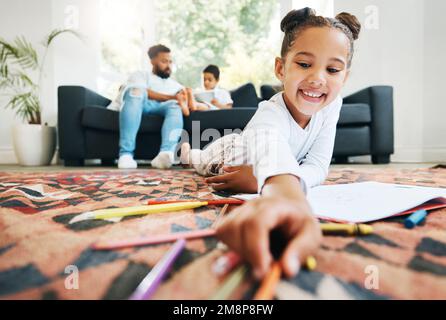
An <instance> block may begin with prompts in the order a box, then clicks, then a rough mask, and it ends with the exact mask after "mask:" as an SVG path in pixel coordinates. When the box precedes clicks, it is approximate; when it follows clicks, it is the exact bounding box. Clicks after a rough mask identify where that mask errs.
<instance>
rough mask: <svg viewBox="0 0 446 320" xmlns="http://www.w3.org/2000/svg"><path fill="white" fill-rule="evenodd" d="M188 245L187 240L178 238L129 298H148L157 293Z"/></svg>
mask: <svg viewBox="0 0 446 320" xmlns="http://www.w3.org/2000/svg"><path fill="white" fill-rule="evenodd" d="M185 245H186V240H184V239H178V240H177V241H176V242H175V243H174V244H173V246H172V248H170V250H169V251H168V252H167V253H166V254H165V255H164V257H163V258H162V259H161V260H160V261H159V262H158V263H157V264H156V266H155V267H153V269H152V270H151V271H150V272H149V273H148V274H147V276H145V278H144V279H143V280H142V281H141V283H140V284H139V286H138V288H136V290H135V292H133V294H132V295H131V296H130V298H129V300H147V299H150V297H151V296H152V295H153V294H154V293H155V291H156V289H157V288H158V286H159V285H160V283H161V281H162V280H163V278H164V277H165V276H166V274H167V273H168V272H169V269H170V267H171V266H172V264H173V263H174V262H175V260H176V258H177V257H178V256H179V255H180V253H181V251H182V250H183V249H184V246H185Z"/></svg>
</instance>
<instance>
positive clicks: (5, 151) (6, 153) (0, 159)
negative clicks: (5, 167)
mask: <svg viewBox="0 0 446 320" xmlns="http://www.w3.org/2000/svg"><path fill="white" fill-rule="evenodd" d="M58 159H59V150H58V149H56V152H55V155H54V157H53V160H52V161H51V164H52V165H54V164H58V162H59V161H58ZM0 164H11V165H18V164H19V162H18V161H17V157H16V156H15V153H14V149H13V148H5V147H3V148H0Z"/></svg>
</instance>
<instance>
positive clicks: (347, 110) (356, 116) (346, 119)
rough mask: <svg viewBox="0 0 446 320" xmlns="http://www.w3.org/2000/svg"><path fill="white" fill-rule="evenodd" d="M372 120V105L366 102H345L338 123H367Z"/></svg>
mask: <svg viewBox="0 0 446 320" xmlns="http://www.w3.org/2000/svg"><path fill="white" fill-rule="evenodd" d="M371 121H372V117H371V114H370V106H369V105H368V104H365V103H348V104H346V103H344V104H343V105H342V108H341V114H340V116H339V121H338V125H356V124H367V123H370V122H371Z"/></svg>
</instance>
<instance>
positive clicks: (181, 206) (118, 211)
mask: <svg viewBox="0 0 446 320" xmlns="http://www.w3.org/2000/svg"><path fill="white" fill-rule="evenodd" d="M206 205H207V202H200V201H194V202H187V203H183V202H178V203H167V204H157V205H150V206H148V205H146V206H136V207H124V208H113V209H100V210H96V211H91V212H85V213H83V214H81V215H78V216H76V217H74V218H73V219H71V221H70V222H69V223H70V224H72V223H75V222H79V221H84V220H93V219H109V218H120V217H128V216H136V215H142V214H154V213H163V212H173V211H181V210H188V209H194V208H198V207H202V206H206Z"/></svg>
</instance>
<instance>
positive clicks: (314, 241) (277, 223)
mask: <svg viewBox="0 0 446 320" xmlns="http://www.w3.org/2000/svg"><path fill="white" fill-rule="evenodd" d="M273 178H274V179H276V180H283V179H288V180H290V179H294V180H295V181H296V182H297V184H298V183H299V182H298V179H296V178H295V177H292V176H278V177H273ZM270 180H271V179H270ZM277 182H279V181H277ZM277 185H278V184H277ZM277 185H276V186H274V187H273V186H272V188H276V187H277ZM264 189H265V188H264ZM294 190H297V192H290V193H287V192H284V193H283V195H282V196H279V195H278V194H276V193H275V192H276V191H278V190H277V188H276V190H275V191H274V192H271V193H270V194H268V193H269V192H266V194H264V195H263V196H262V197H260V198H258V199H255V200H252V201H249V202H247V203H245V204H244V205H242V206H240V207H238V208H236V209H234V210H233V211H232V212H231V214H229V215H228V217H227V218H225V220H224V221H223V222H222V224H220V226H219V228H218V229H217V236H218V237H219V238H220V239H221V240H222V241H223V242H225V243H226V244H227V245H228V246H229V247H230V248H231V249H232V250H234V251H236V252H237V253H239V254H240V256H241V257H242V258H243V259H244V260H246V261H248V262H249V263H250V264H251V265H252V267H253V271H254V275H255V276H256V277H257V278H259V279H260V278H262V277H263V276H264V275H265V274H266V273H267V271H268V270H269V268H270V266H271V264H272V262H273V256H272V253H271V250H270V233H271V231H273V230H275V231H276V230H279V231H280V232H281V234H282V235H283V236H284V237H285V238H286V240H287V242H286V243H287V244H286V247H285V248H284V250H283V253H282V255H281V257H280V263H281V264H282V269H283V270H284V272H285V274H286V275H287V276H288V277H292V276H294V275H295V274H296V273H297V272H298V271H299V268H300V265H301V262H302V261H306V258H307V257H308V256H310V255H311V254H312V253H313V252H314V251H315V250H316V249H317V248H318V247H319V243H320V241H321V238H322V235H321V231H320V227H319V222H318V221H317V219H316V218H315V217H314V216H313V214H312V212H311V208H310V206H309V204H308V202H307V200H306V199H305V196H304V194H303V192H302V191H301V190H300V189H298V188H296V189H294ZM291 193H294V194H291ZM299 193H300V194H299Z"/></svg>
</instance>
